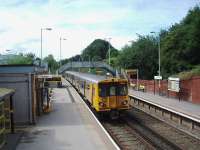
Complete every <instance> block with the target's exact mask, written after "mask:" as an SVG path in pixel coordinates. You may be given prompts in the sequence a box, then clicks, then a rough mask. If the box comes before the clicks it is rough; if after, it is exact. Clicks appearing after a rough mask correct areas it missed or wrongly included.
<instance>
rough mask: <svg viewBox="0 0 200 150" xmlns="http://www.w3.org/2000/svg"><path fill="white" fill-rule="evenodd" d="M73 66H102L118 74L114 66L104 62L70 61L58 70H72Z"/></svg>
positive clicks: (61, 71) (59, 71) (113, 73)
mask: <svg viewBox="0 0 200 150" xmlns="http://www.w3.org/2000/svg"><path fill="white" fill-rule="evenodd" d="M73 68H102V69H105V70H107V71H108V72H110V73H111V74H112V75H113V76H116V70H115V69H114V68H112V67H111V66H110V65H108V64H106V63H104V62H99V61H98V62H97V61H96V62H88V61H83V62H69V63H67V64H65V65H63V66H61V67H60V68H59V70H58V73H59V74H62V73H64V72H65V71H67V70H72V69H73Z"/></svg>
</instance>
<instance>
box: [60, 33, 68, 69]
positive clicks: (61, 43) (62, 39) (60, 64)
mask: <svg viewBox="0 0 200 150" xmlns="http://www.w3.org/2000/svg"><path fill="white" fill-rule="evenodd" d="M62 40H67V39H65V38H62V37H60V66H61V65H62V63H61V57H62V55H61V53H62Z"/></svg>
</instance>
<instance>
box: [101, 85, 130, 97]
mask: <svg viewBox="0 0 200 150" xmlns="http://www.w3.org/2000/svg"><path fill="white" fill-rule="evenodd" d="M127 94H128V87H127V85H126V84H99V96H100V97H106V96H126V95H127Z"/></svg>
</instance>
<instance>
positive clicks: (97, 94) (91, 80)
mask: <svg viewBox="0 0 200 150" xmlns="http://www.w3.org/2000/svg"><path fill="white" fill-rule="evenodd" d="M65 78H66V79H67V80H68V81H69V82H71V84H73V85H74V86H75V88H76V89H77V90H78V91H79V92H80V93H81V94H82V95H83V96H84V97H85V98H86V99H87V101H88V102H89V103H90V105H91V107H93V108H94V109H95V110H96V112H98V113H101V112H102V113H103V112H104V113H106V112H107V113H109V115H110V116H111V118H113V119H114V118H116V117H117V118H118V117H119V115H120V112H121V111H123V110H128V109H129V108H130V106H129V103H130V101H129V97H128V81H127V80H126V79H120V78H108V77H106V76H100V75H94V74H88V73H80V72H73V71H67V72H65Z"/></svg>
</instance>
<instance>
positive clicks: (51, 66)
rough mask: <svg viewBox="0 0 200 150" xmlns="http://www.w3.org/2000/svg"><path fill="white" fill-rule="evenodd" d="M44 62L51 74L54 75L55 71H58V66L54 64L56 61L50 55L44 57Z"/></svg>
mask: <svg viewBox="0 0 200 150" xmlns="http://www.w3.org/2000/svg"><path fill="white" fill-rule="evenodd" d="M44 62H46V63H47V64H48V68H49V70H50V72H51V73H56V70H57V69H58V67H59V65H58V63H57V62H56V60H55V59H54V57H53V55H52V54H50V55H48V56H47V57H45V58H44Z"/></svg>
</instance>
